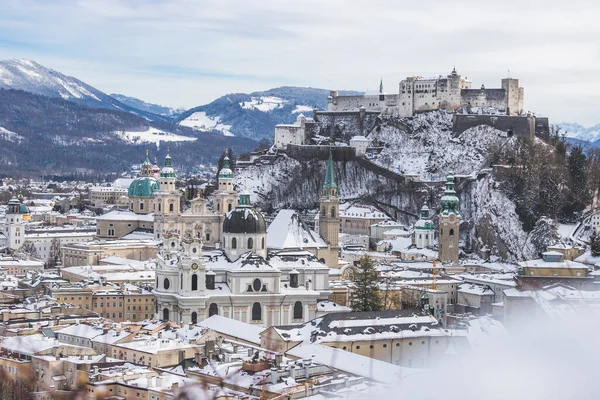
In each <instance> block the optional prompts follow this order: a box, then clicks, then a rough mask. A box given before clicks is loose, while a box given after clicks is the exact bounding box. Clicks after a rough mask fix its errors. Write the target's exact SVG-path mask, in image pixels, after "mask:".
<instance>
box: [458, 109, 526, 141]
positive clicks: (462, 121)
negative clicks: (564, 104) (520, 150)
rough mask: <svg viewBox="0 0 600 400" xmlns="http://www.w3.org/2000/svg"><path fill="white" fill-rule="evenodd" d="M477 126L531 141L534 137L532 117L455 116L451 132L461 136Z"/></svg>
mask: <svg viewBox="0 0 600 400" xmlns="http://www.w3.org/2000/svg"><path fill="white" fill-rule="evenodd" d="M479 125H489V126H491V127H493V128H496V129H498V130H500V131H504V132H506V133H507V134H508V136H512V135H517V136H519V137H523V138H529V139H533V137H534V135H535V118H534V117H516V116H508V115H473V114H455V115H454V117H453V128H452V129H453V131H454V132H455V133H456V134H461V133H463V132H464V131H466V130H467V129H469V128H473V127H475V126H479Z"/></svg>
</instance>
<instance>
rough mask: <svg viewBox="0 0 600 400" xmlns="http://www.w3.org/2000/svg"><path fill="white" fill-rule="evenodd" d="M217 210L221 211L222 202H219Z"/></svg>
mask: <svg viewBox="0 0 600 400" xmlns="http://www.w3.org/2000/svg"><path fill="white" fill-rule="evenodd" d="M217 211H221V203H217Z"/></svg>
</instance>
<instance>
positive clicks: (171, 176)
mask: <svg viewBox="0 0 600 400" xmlns="http://www.w3.org/2000/svg"><path fill="white" fill-rule="evenodd" d="M159 179H160V189H159V190H158V191H157V192H156V193H155V199H154V204H155V208H154V237H155V238H156V239H160V238H161V237H162V234H164V231H166V230H173V229H175V222H176V220H177V216H178V215H179V213H180V202H181V198H180V197H181V196H180V194H179V192H178V191H177V189H176V188H175V181H176V180H177V179H176V176H175V170H174V169H173V165H172V159H171V152H170V150H167V156H166V157H165V166H164V167H163V168H162V170H161V171H160V178H159Z"/></svg>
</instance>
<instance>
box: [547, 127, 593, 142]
mask: <svg viewBox="0 0 600 400" xmlns="http://www.w3.org/2000/svg"><path fill="white" fill-rule="evenodd" d="M555 126H556V127H558V128H560V134H564V135H565V136H566V137H567V138H573V139H578V140H582V141H586V142H591V143H593V142H596V141H599V140H600V123H599V124H596V125H594V126H591V127H589V128H586V127H584V126H582V125H579V124H577V123H570V122H561V123H560V124H556V125H555Z"/></svg>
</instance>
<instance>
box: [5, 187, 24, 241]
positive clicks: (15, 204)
mask: <svg viewBox="0 0 600 400" xmlns="http://www.w3.org/2000/svg"><path fill="white" fill-rule="evenodd" d="M29 216H30V215H29V208H28V207H27V206H26V205H25V204H24V203H21V201H20V200H19V199H18V198H16V197H13V198H12V199H10V200H9V201H8V209H7V210H6V225H5V229H4V235H5V236H6V238H7V242H8V243H7V245H8V248H9V249H12V250H16V249H18V248H20V247H21V246H23V243H24V242H25V228H24V226H23V222H27V221H29Z"/></svg>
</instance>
